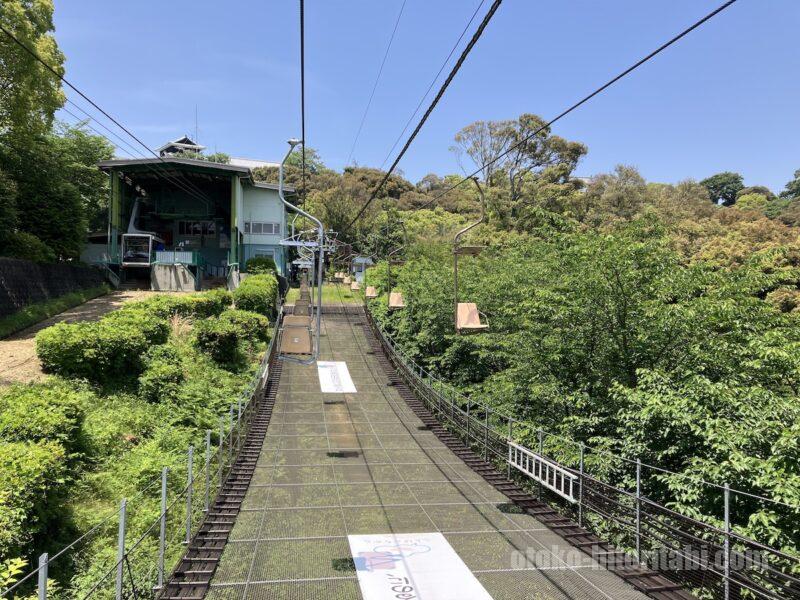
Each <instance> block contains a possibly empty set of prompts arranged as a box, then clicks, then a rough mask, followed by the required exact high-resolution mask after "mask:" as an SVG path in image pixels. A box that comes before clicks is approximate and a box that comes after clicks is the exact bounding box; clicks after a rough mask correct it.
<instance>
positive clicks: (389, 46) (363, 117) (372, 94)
mask: <svg viewBox="0 0 800 600" xmlns="http://www.w3.org/2000/svg"><path fill="white" fill-rule="evenodd" d="M406 1H407V0H403V4H401V5H400V12H399V13H397V19H395V22H394V28H393V29H392V35H391V36H390V37H389V43H388V44H387V45H386V50H385V51H384V53H383V60H381V66H380V68H379V69H378V75H377V76H376V77H375V83H373V84H372V92H370V95H369V100H367V106H366V107H365V108H364V114H363V115H361V123H359V125H358V131H356V137H355V138H354V139H353V145H352V146H351V147H350V154H349V155H348V156H347V162H346V163H345V164H348V165H349V164H350V161H351V160H352V159H353V154H354V153H355V151H356V144H358V138H359V137H360V136H361V130H362V129H363V128H364V122H365V121H366V120H367V114H368V113H369V109H370V107H371V106H372V100H373V98H374V97H375V90H377V89H378V83H379V82H380V80H381V75H382V74H383V67H384V66H386V59H387V58H388V57H389V51H390V50H391V49H392V42H394V36H395V34H396V33H397V27H398V26H399V25H400V18H401V17H402V16H403V10H405V8H406Z"/></svg>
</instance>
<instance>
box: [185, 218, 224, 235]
mask: <svg viewBox="0 0 800 600" xmlns="http://www.w3.org/2000/svg"><path fill="white" fill-rule="evenodd" d="M178 235H180V236H183V237H200V236H204V235H210V236H215V235H217V224H216V223H215V222H214V221H178Z"/></svg>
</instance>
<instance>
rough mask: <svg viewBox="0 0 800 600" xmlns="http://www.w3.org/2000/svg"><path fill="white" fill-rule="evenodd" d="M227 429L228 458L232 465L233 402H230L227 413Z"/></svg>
mask: <svg viewBox="0 0 800 600" xmlns="http://www.w3.org/2000/svg"><path fill="white" fill-rule="evenodd" d="M228 426H229V427H228V428H229V429H230V436H231V438H230V439H229V440H228V458H229V460H230V461H231V464H233V402H231V409H230V411H229V412H228Z"/></svg>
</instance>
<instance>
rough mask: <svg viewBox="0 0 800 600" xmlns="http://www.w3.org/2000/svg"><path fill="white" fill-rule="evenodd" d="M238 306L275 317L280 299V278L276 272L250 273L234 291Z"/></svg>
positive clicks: (235, 302)
mask: <svg viewBox="0 0 800 600" xmlns="http://www.w3.org/2000/svg"><path fill="white" fill-rule="evenodd" d="M233 301H234V304H235V305H236V308H239V309H241V310H247V311H250V312H256V313H259V314H262V315H265V316H267V317H274V316H275V310H276V307H277V304H276V303H277V301H278V280H277V279H276V278H275V275H274V274H260V275H250V276H248V277H247V278H246V279H244V280H243V281H242V283H241V284H240V285H239V287H238V288H236V291H234V293H233Z"/></svg>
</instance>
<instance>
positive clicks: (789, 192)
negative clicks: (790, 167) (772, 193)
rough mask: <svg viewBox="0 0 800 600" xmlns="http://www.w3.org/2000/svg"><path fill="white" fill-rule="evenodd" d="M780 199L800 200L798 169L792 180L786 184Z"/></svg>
mask: <svg viewBox="0 0 800 600" xmlns="http://www.w3.org/2000/svg"><path fill="white" fill-rule="evenodd" d="M780 196H781V198H800V169H797V171H795V172H794V179H792V180H791V181H790V182H788V183H787V184H786V187H785V188H784V190H783V191H782V192H781V194H780Z"/></svg>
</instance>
